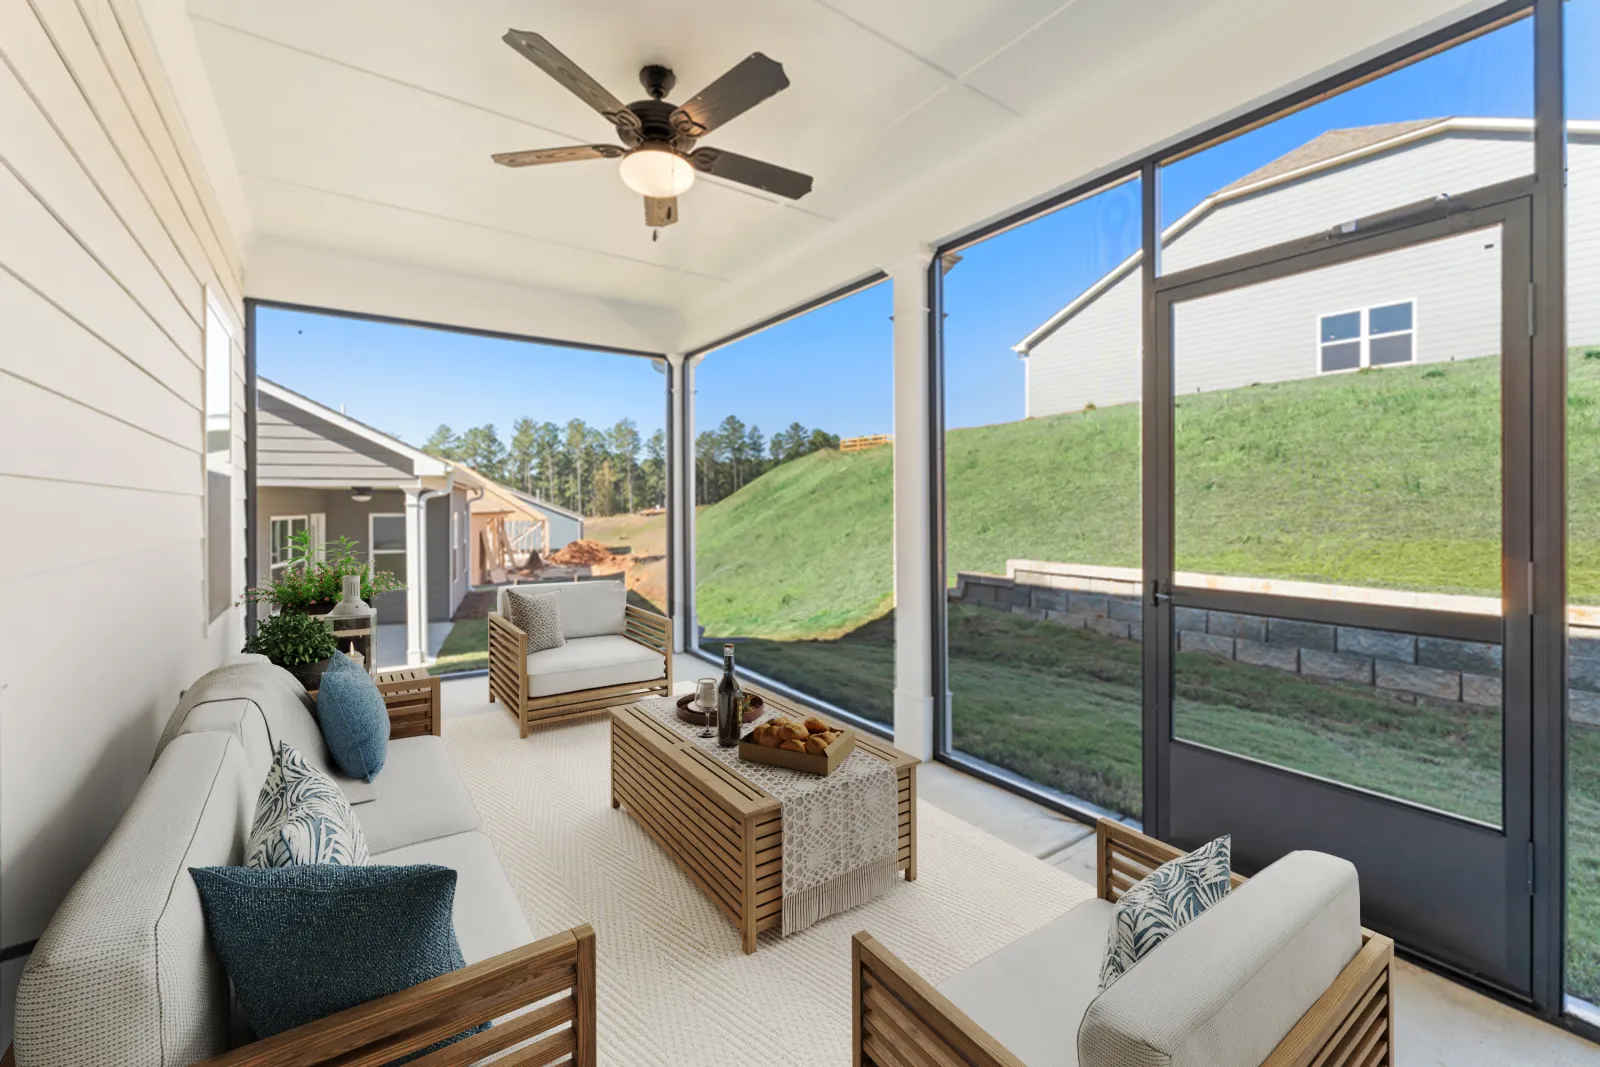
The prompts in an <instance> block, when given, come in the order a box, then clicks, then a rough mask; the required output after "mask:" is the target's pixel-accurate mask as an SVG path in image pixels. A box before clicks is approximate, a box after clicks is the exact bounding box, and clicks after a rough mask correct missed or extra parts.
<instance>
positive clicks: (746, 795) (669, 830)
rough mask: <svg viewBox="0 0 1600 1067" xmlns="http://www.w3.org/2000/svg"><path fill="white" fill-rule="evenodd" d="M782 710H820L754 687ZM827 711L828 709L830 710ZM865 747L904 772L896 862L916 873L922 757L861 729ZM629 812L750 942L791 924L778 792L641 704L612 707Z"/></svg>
mask: <svg viewBox="0 0 1600 1067" xmlns="http://www.w3.org/2000/svg"><path fill="white" fill-rule="evenodd" d="M746 689H748V690H750V691H752V692H758V693H760V694H761V696H762V697H763V698H765V700H766V701H767V704H768V705H769V706H770V707H771V708H772V710H773V711H775V712H777V713H779V714H782V715H789V716H791V717H795V718H805V717H806V716H808V715H814V714H817V713H816V712H814V711H812V710H811V709H809V708H805V707H802V706H800V705H797V704H795V703H793V702H791V701H786V700H783V699H782V698H780V697H776V696H774V695H773V694H771V693H769V692H767V691H765V690H762V689H760V688H758V687H755V686H750V685H746ZM821 718H823V719H827V718H828V717H827V716H825V715H824V716H821ZM856 735H857V740H856V748H858V749H859V750H861V751H862V752H866V753H868V754H869V755H872V756H876V757H877V758H878V759H881V760H883V761H884V762H885V763H887V764H889V765H890V766H891V767H893V768H894V769H895V773H896V775H897V777H898V778H899V794H900V795H899V818H900V855H899V861H898V865H897V866H896V870H900V871H904V872H905V877H906V880H907V881H911V880H912V879H914V878H916V876H917V764H918V763H919V762H921V761H920V760H918V759H917V758H916V757H915V756H911V755H907V754H906V753H904V752H901V751H900V750H899V749H897V748H895V747H894V746H893V745H890V744H889V743H887V742H885V741H880V740H879V739H878V738H876V737H874V736H872V735H871V734H868V733H866V732H865V731H862V730H857V731H856ZM623 805H627V811H628V814H629V815H631V816H633V819H634V821H635V822H637V823H638V824H639V825H640V826H642V827H644V830H645V832H646V833H647V834H649V835H650V836H651V837H653V838H654V839H655V841H656V844H658V845H660V846H661V847H662V848H663V849H665V850H666V852H667V855H669V856H671V857H672V859H673V861H674V862H675V863H677V865H678V866H679V867H680V868H681V869H682V870H683V872H684V873H685V874H687V875H688V876H689V878H690V879H691V880H692V881H693V882H694V883H695V884H696V885H697V886H699V887H700V889H701V891H702V892H704V893H705V895H706V896H708V897H710V898H711V902H712V903H713V904H715V905H716V906H717V907H718V908H720V909H721V910H722V914H724V915H726V916H727V917H728V920H729V921H730V922H732V923H733V925H734V926H735V927H737V928H738V930H739V935H740V938H741V939H742V941H743V947H744V951H745V952H746V953H747V954H748V953H751V952H754V951H755V950H756V935H757V934H759V933H761V932H762V931H763V930H771V929H775V928H781V927H782V925H783V810H782V807H781V805H780V804H779V802H778V800H777V798H775V797H773V796H770V795H768V794H767V793H766V792H765V791H764V790H762V789H760V788H758V787H756V786H754V785H752V784H751V783H749V782H747V781H745V779H744V778H742V777H740V776H739V775H738V774H736V773H734V771H733V770H732V768H730V767H728V766H727V765H726V764H723V763H721V762H719V761H717V760H715V759H713V758H712V757H710V756H708V755H706V754H705V753H704V752H702V751H701V750H700V749H699V748H698V747H697V746H696V745H695V744H694V743H693V742H692V741H689V740H686V739H685V738H684V737H682V736H681V735H679V734H676V733H674V732H673V731H672V730H671V729H669V728H668V727H666V726H664V725H662V724H661V723H660V722H659V721H657V720H656V719H655V718H654V717H653V716H651V715H650V713H649V712H646V711H643V710H641V709H640V708H638V707H635V706H632V705H630V706H628V707H624V708H617V709H616V710H615V711H614V712H613V713H612V716H611V806H612V807H613V808H617V807H622V806H623Z"/></svg>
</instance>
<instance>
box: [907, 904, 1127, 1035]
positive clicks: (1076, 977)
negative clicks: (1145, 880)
mask: <svg viewBox="0 0 1600 1067" xmlns="http://www.w3.org/2000/svg"><path fill="white" fill-rule="evenodd" d="M1112 911H1113V907H1112V905H1110V904H1108V903H1106V902H1105V901H1103V900H1099V899H1095V900H1086V901H1084V902H1083V903H1082V904H1079V905H1078V906H1077V907H1075V908H1073V909H1072V910H1071V911H1069V912H1067V913H1066V914H1065V915H1063V916H1061V917H1060V918H1059V919H1056V920H1054V921H1053V922H1050V923H1046V924H1045V925H1044V926H1041V927H1040V928H1039V929H1037V930H1035V931H1033V932H1032V933H1031V934H1025V935H1023V936H1022V937H1019V938H1018V939H1017V940H1015V941H1013V942H1011V944H1009V945H1007V946H1005V947H1004V948H1002V949H1000V950H999V951H998V952H994V953H991V954H990V955H988V956H985V957H984V958H983V959H981V960H979V961H978V962H977V963H974V964H973V965H972V966H971V967H968V968H967V969H966V970H964V971H962V972H960V973H959V974H955V975H952V976H950V977H949V978H947V979H945V980H944V981H943V982H941V983H940V984H939V986H938V987H937V988H938V990H939V992H941V993H943V994H944V995H945V996H946V997H949V998H950V1002H951V1003H952V1004H954V1005H955V1006H956V1007H958V1008H960V1009H961V1010H962V1011H964V1012H966V1013H967V1015H969V1016H971V1018H972V1021H973V1022H975V1023H977V1024H978V1025H979V1026H981V1027H983V1028H984V1029H985V1030H987V1031H988V1032H989V1034H990V1035H991V1036H993V1037H994V1038H995V1040H997V1041H999V1042H1000V1044H1002V1045H1004V1046H1005V1047H1006V1049H1007V1051H1009V1052H1011V1053H1012V1054H1013V1055H1015V1056H1016V1057H1017V1058H1018V1059H1020V1060H1021V1061H1022V1062H1023V1063H1026V1064H1027V1065H1028V1067H1077V1064H1078V1053H1077V1034H1078V1020H1079V1019H1081V1018H1082V1017H1083V1012H1084V1010H1085V1009H1086V1008H1088V1006H1089V1002H1090V1001H1092V1000H1094V998H1095V994H1096V993H1098V992H1099V991H1100V956H1101V953H1103V952H1104V951H1105V945H1106V931H1107V929H1109V928H1110V926H1111V913H1112Z"/></svg>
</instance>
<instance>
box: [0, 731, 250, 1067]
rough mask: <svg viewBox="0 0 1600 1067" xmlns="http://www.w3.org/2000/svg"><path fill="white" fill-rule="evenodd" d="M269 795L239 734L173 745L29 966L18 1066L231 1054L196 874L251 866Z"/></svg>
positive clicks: (182, 1060) (179, 1060) (86, 1065)
mask: <svg viewBox="0 0 1600 1067" xmlns="http://www.w3.org/2000/svg"><path fill="white" fill-rule="evenodd" d="M259 784H260V783H259V782H258V781H257V780H256V779H255V778H254V775H253V774H252V772H251V771H250V769H249V767H248V765H247V763H246V760H245V756H244V751H243V749H241V748H240V745H239V741H238V739H237V738H236V737H235V736H234V735H233V734H231V733H222V732H209V733H194V734H184V735H182V736H179V737H176V738H174V739H173V740H172V741H171V742H170V743H169V744H168V745H167V746H166V749H165V751H163V752H162V754H161V758H160V759H158V760H157V761H156V765H155V766H154V767H153V768H152V769H151V771H150V775H149V777H148V778H146V779H145V781H144V784H143V785H142V786H140V788H139V792H138V793H137V794H135V796H134V798H133V803H132V804H130V805H129V806H128V810H127V811H126V812H124V813H123V816H122V820H121V821H120V822H118V823H117V826H116V829H114V830H112V832H111V837H110V838H109V839H108V840H107V841H106V844H105V847H104V848H102V849H101V850H100V853H99V855H97V856H96V857H95V859H94V862H92V863H91V864H89V868H88V870H86V871H84V872H83V876H82V877H80V878H79V879H78V882H77V884H76V885H75V886H73V887H72V891H71V892H70V893H68V894H67V898H66V900H65V901H64V902H63V903H62V905H61V907H60V909H59V910H57V912H56V914H55V917H54V918H52V919H51V920H50V925H49V926H48V927H46V928H45V932H44V935H43V936H42V937H40V938H39V943H38V945H36V946H35V947H34V950H33V953H32V955H31V956H29V958H28V964H27V967H26V969H25V970H24V971H23V972H22V981H21V984H20V985H19V986H18V988H17V1000H16V1017H15V1022H16V1026H15V1031H16V1050H15V1051H16V1058H17V1067H121V1065H124V1064H134V1063H137V1064H148V1065H154V1067H177V1065H179V1064H188V1063H193V1062H194V1061H196V1060H203V1059H207V1058H209V1057H211V1056H216V1055H218V1054H220V1053H222V1052H223V1051H225V1050H226V1048H227V1038H228V1024H229V1017H228V978H227V975H226V974H225V973H224V972H223V969H222V964H221V962H220V961H219V960H218V959H217V956H216V953H215V952H214V951H213V950H212V948H211V943H210V941H209V939H208V938H207V936H206V924H205V916H204V914H203V912H202V911H201V909H200V896H199V894H198V893H197V892H196V891H195V887H194V881H193V879H191V878H190V877H189V868H190V867H214V866H219V865H223V864H237V863H239V862H240V861H241V860H242V859H243V850H244V841H245V837H246V836H247V835H248V834H249V831H250V817H251V813H252V811H253V810H254V808H255V795H256V788H257V786H259Z"/></svg>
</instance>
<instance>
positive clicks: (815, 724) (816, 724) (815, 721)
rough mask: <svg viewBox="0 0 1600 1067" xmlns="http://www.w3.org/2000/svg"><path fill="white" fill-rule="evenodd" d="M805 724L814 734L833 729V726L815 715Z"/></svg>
mask: <svg viewBox="0 0 1600 1067" xmlns="http://www.w3.org/2000/svg"><path fill="white" fill-rule="evenodd" d="M805 726H806V730H807V731H808V732H810V733H814V734H820V733H826V732H827V731H828V730H830V729H832V727H830V726H829V725H828V724H827V723H825V722H823V721H822V720H821V719H819V718H817V717H816V716H815V715H813V716H811V718H809V719H807V720H806V722H805Z"/></svg>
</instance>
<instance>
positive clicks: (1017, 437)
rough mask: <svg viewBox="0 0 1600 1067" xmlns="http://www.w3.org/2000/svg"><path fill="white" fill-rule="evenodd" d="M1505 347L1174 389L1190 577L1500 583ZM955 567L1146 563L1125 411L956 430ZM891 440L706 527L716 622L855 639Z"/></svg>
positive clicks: (1583, 378)
mask: <svg viewBox="0 0 1600 1067" xmlns="http://www.w3.org/2000/svg"><path fill="white" fill-rule="evenodd" d="M1499 392H1500V390H1499V380H1498V361H1497V360H1495V359H1492V358H1490V359H1476V360H1465V361H1462V362H1458V363H1448V364H1432V365H1420V366H1415V367H1399V368H1389V369H1386V370H1381V371H1371V372H1364V373H1358V374H1345V375H1338V376H1335V377H1329V378H1313V379H1305V380H1302V381H1296V382H1284V383H1280V384H1274V385H1259V386H1251V387H1248V388H1244V389H1234V390H1229V391H1225V392H1216V393H1203V394H1198V395H1194V396H1185V397H1182V398H1180V400H1179V401H1178V409H1177V426H1178V430H1177V441H1176V447H1177V452H1178V462H1177V472H1178V485H1177V491H1176V504H1177V518H1176V533H1177V542H1176V544H1177V562H1178V567H1179V569H1180V570H1195V571H1206V572H1210V573H1216V574H1240V575H1248V576H1254V577H1266V578H1285V579H1300V580H1305V581H1316V582H1330V583H1336V584H1347V585H1376V586H1386V587H1393V588H1400V589H1421V590H1427V591H1432V592H1446V593H1472V594H1488V595H1491V596H1494V595H1498V588H1499V575H1500V531H1499V499H1500V498H1499V484H1498V483H1499V477H1500V457H1499V447H1500V445H1499V441H1500V421H1499V414H1498V411H1499V407H1498V405H1499ZM1569 394H1570V395H1569V400H1568V417H1569V418H1568V437H1569V442H1570V450H1571V457H1570V463H1569V472H1570V473H1569V486H1570V490H1569V491H1570V497H1571V505H1570V511H1571V518H1570V522H1571V547H1570V576H1569V582H1570V586H1571V597H1572V599H1573V601H1574V602H1579V603H1600V358H1597V359H1590V358H1585V357H1584V356H1582V355H1578V354H1575V355H1574V356H1573V359H1572V361H1571V371H1570V385H1569ZM945 451H946V460H945V466H946V483H947V490H946V495H947V498H948V505H947V506H948V517H947V523H948V529H949V558H950V568H951V575H952V577H953V576H954V573H955V572H956V571H958V570H973V571H988V572H991V573H1003V572H1004V570H1005V561H1006V560H1007V559H1047V560H1058V561H1061V562H1072V563H1092V564H1100V565H1105V566H1127V567H1136V566H1138V565H1139V551H1140V549H1139V546H1140V538H1139V454H1140V453H1139V409H1138V407H1137V406H1134V405H1124V406H1121V407H1114V408H1101V409H1099V410H1095V411H1085V412H1076V413H1073V414H1067V415H1054V416H1050V417H1048V418H1040V419H1026V420H1023V421H1021V422H1011V423H1004V424H1002V425H997V426H982V427H976V428H973V429H965V430H954V431H951V432H950V433H949V434H948V435H946V445H945ZM893 459H894V456H893V449H892V448H880V449H873V450H871V451H867V452H856V453H851V454H848V455H846V454H843V453H839V452H818V453H815V454H813V455H810V456H806V457H805V458H803V459H799V460H796V461H794V462H792V463H785V464H783V465H782V466H779V467H777V468H776V469H774V470H773V471H771V472H769V473H768V474H765V475H763V476H762V477H760V478H758V479H756V480H755V481H754V482H751V483H750V484H749V485H747V486H745V487H744V488H743V489H741V490H740V491H739V492H737V493H735V494H734V495H732V496H731V497H729V498H727V499H726V500H724V501H722V502H720V503H718V504H716V505H714V506H712V507H709V508H706V509H704V510H703V511H702V512H701V513H700V519H699V527H698V531H699V543H698V558H697V561H696V563H697V568H698V584H699V588H698V591H697V592H698V610H699V615H700V622H701V623H702V624H703V625H704V626H705V627H706V633H708V634H711V635H716V636H721V635H725V634H737V635H740V636H747V637H772V638H780V639H791V638H810V637H825V636H834V635H838V634H842V633H847V632H849V631H851V630H852V629H855V628H856V627H858V626H860V625H862V624H863V623H865V622H867V621H869V620H871V619H873V618H876V617H877V616H879V615H881V614H883V612H885V611H886V610H887V609H888V607H889V594H890V590H891V588H892V582H893V578H892V576H893V558H892V548H893V545H892V537H893V525H894V523H893V513H892V504H893V494H892V472H893Z"/></svg>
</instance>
